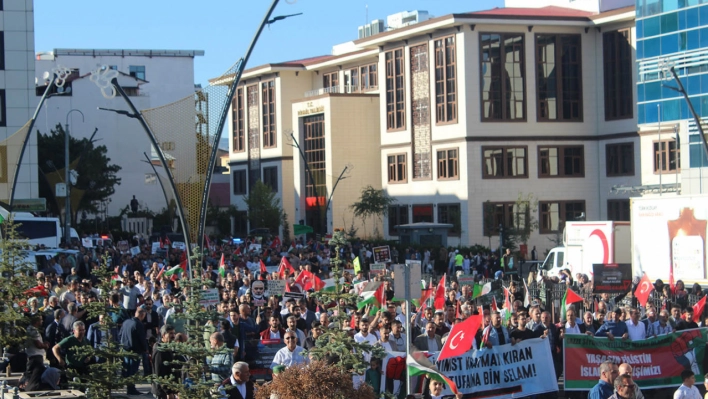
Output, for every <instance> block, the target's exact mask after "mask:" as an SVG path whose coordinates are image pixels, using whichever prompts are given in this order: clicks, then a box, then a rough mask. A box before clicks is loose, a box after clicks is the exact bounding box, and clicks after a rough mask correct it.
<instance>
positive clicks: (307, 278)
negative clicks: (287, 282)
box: [295, 270, 313, 291]
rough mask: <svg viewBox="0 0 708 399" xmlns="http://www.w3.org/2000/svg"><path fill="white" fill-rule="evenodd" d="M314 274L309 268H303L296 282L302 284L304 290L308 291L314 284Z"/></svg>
mask: <svg viewBox="0 0 708 399" xmlns="http://www.w3.org/2000/svg"><path fill="white" fill-rule="evenodd" d="M312 277H313V274H312V273H311V272H308V271H307V270H303V271H302V272H301V273H300V274H299V275H298V276H297V278H296V279H295V284H298V285H300V287H302V289H303V290H305V291H307V290H308V289H310V286H311V285H312Z"/></svg>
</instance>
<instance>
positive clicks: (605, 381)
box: [588, 360, 619, 399]
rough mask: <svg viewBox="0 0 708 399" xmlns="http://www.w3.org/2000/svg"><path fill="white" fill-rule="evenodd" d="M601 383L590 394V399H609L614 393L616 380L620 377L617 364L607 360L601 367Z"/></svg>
mask: <svg viewBox="0 0 708 399" xmlns="http://www.w3.org/2000/svg"><path fill="white" fill-rule="evenodd" d="M599 372H600V381H598V383H597V384H596V385H595V386H594V387H593V388H592V389H591V390H590V393H588V399H607V398H609V397H610V396H612V394H613V393H614V383H615V379H616V378H617V376H618V375H619V369H618V367H617V363H615V362H613V361H612V360H605V361H604V362H602V363H601V364H600V366H599Z"/></svg>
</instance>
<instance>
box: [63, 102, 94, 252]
mask: <svg viewBox="0 0 708 399" xmlns="http://www.w3.org/2000/svg"><path fill="white" fill-rule="evenodd" d="M73 112H78V113H79V114H81V122H84V121H85V119H84V113H83V112H81V111H80V110H78V109H71V110H69V112H67V113H66V124H65V125H64V126H65V128H64V184H65V185H66V203H65V204H64V241H65V242H66V246H67V248H69V247H70V243H71V184H72V183H75V182H76V175H75V174H73V173H71V171H70V170H69V137H70V136H69V115H71V114H72V113H73ZM94 133H95V132H94Z"/></svg>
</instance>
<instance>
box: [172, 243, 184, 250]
mask: <svg viewBox="0 0 708 399" xmlns="http://www.w3.org/2000/svg"><path fill="white" fill-rule="evenodd" d="M172 248H175V249H179V250H182V251H184V250H185V249H187V245H186V244H185V243H183V242H182V241H173V242H172Z"/></svg>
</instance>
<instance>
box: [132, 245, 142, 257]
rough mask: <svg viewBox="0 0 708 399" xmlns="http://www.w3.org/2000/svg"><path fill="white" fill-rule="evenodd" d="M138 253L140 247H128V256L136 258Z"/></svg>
mask: <svg viewBox="0 0 708 399" xmlns="http://www.w3.org/2000/svg"><path fill="white" fill-rule="evenodd" d="M139 253H140V247H130V254H131V255H133V256H137V255H138V254H139Z"/></svg>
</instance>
